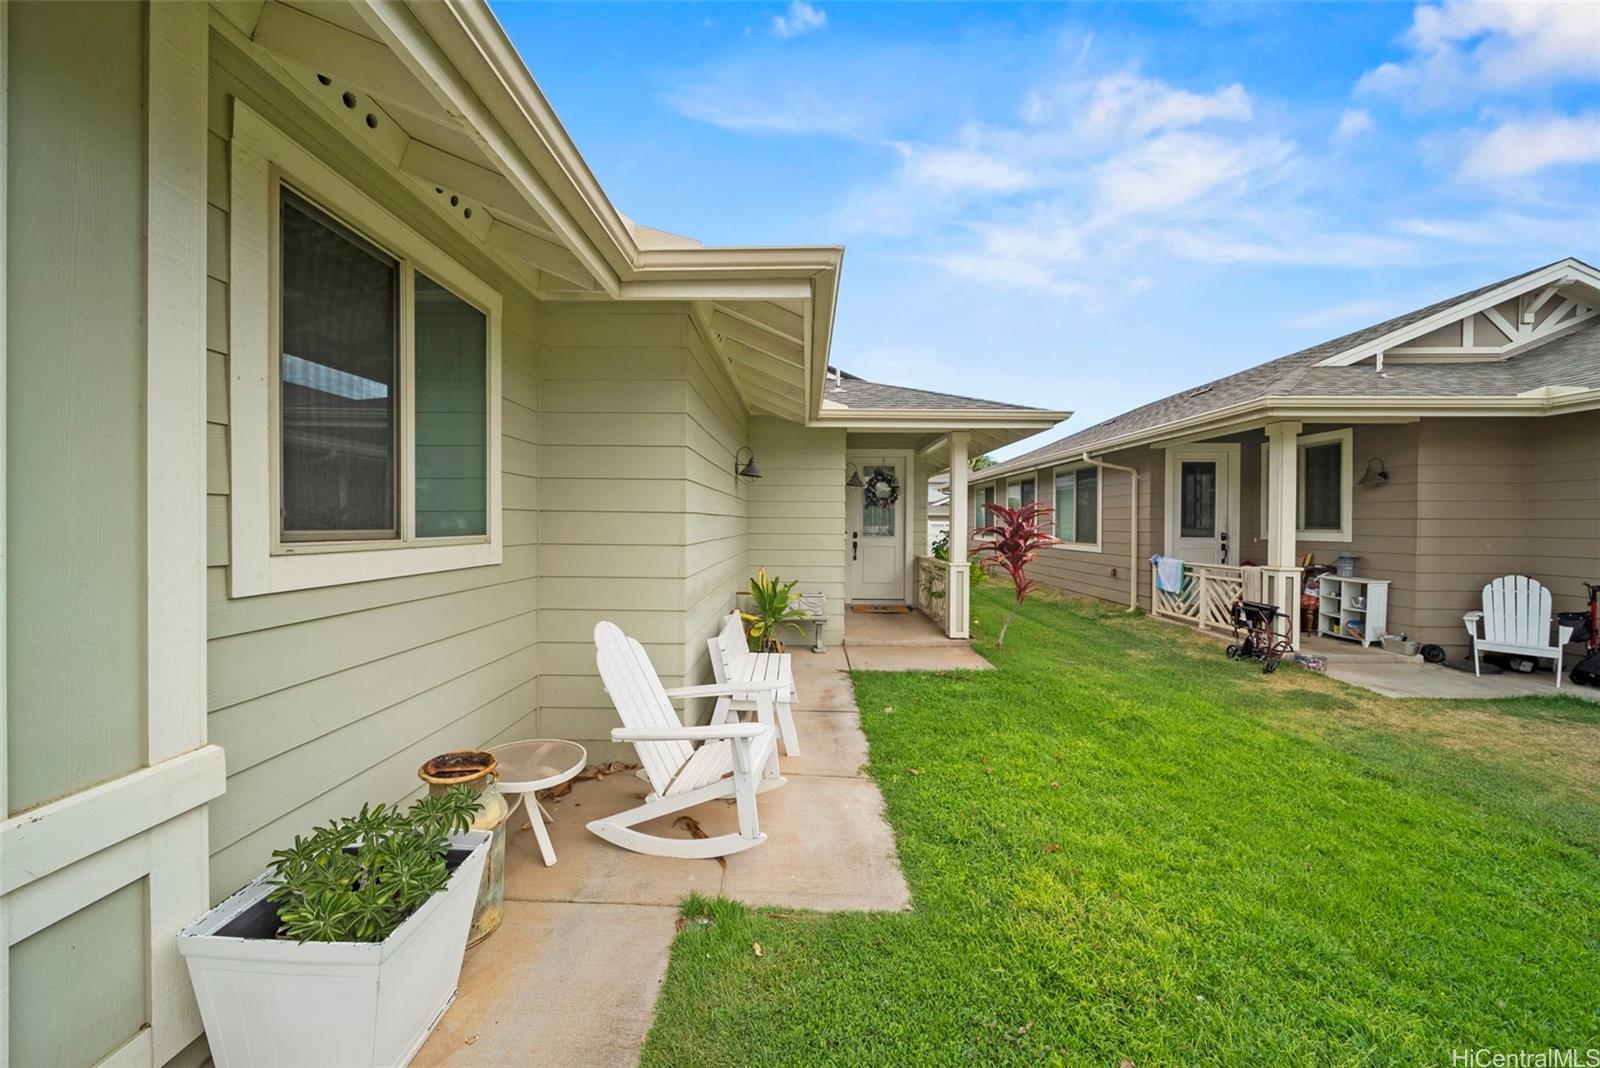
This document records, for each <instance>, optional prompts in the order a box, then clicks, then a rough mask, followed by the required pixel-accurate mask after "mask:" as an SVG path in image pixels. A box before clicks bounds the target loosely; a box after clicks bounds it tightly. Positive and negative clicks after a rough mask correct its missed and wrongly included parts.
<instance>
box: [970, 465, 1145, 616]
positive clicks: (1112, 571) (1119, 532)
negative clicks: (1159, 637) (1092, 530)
mask: <svg viewBox="0 0 1600 1068" xmlns="http://www.w3.org/2000/svg"><path fill="white" fill-rule="evenodd" d="M1105 459H1106V460H1107V461H1108V462H1110V463H1115V464H1119V465H1121V466H1124V467H1133V468H1136V469H1137V470H1138V472H1139V546H1138V551H1139V561H1138V564H1137V568H1136V569H1137V571H1138V578H1139V584H1140V593H1139V604H1140V606H1141V607H1148V606H1149V603H1150V581H1149V575H1148V571H1149V568H1148V567H1147V566H1146V564H1145V561H1146V560H1148V559H1149V557H1150V555H1151V554H1152V553H1154V552H1159V551H1160V548H1161V537H1162V534H1161V522H1162V520H1161V508H1160V501H1161V471H1162V467H1161V464H1162V454H1161V453H1159V452H1155V451H1153V450H1150V449H1136V450H1130V451H1127V452H1121V453H1113V454H1110V455H1108V456H1106V457H1105ZM980 477H981V476H980ZM1011 477H1012V478H1018V477H1021V475H1020V474H1018V475H1012V476H1011ZM1036 477H1037V478H1038V479H1039V482H1038V486H1039V495H1040V499H1041V500H1043V501H1044V502H1045V503H1046V504H1048V505H1049V506H1050V507H1052V508H1054V507H1055V478H1054V468H1044V469H1042V470H1040V471H1038V472H1036ZM1101 478H1102V479H1103V484H1102V486H1101V492H1100V548H1099V551H1098V552H1096V551H1092V550H1087V549H1076V548H1074V549H1068V548H1065V547H1061V546H1056V547H1054V548H1049V549H1045V550H1043V551H1042V552H1041V553H1040V554H1039V558H1038V560H1037V561H1036V562H1035V563H1034V564H1033V566H1032V568H1031V569H1030V572H1029V573H1030V574H1032V575H1033V576H1034V577H1036V578H1038V579H1039V580H1040V581H1041V582H1043V583H1044V584H1045V585H1047V586H1050V587H1053V588H1055V589H1058V590H1063V591H1065V592H1067V593H1073V594H1078V595H1081V596H1085V597H1099V598H1101V599H1103V600H1107V601H1113V602H1116V603H1118V604H1123V605H1126V604H1127V603H1128V553H1129V549H1130V545H1129V529H1130V524H1131V522H1132V518H1131V516H1130V515H1129V508H1128V500H1129V491H1130V488H1131V484H1132V476H1130V475H1129V474H1128V473H1127V472H1126V471H1118V470H1115V469H1113V468H1102V469H1101ZM996 499H997V500H998V499H999V494H998V493H996ZM977 521H978V522H980V523H981V522H983V521H984V520H983V519H982V518H981V517H979V519H978V520H977Z"/></svg>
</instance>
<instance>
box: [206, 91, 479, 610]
mask: <svg viewBox="0 0 1600 1068" xmlns="http://www.w3.org/2000/svg"><path fill="white" fill-rule="evenodd" d="M232 149H233V156H232V161H231V162H232V171H231V174H230V190H231V194H232V196H231V200H230V203H231V212H230V223H231V227H230V236H231V238H232V241H231V247H230V261H229V262H230V266H231V271H230V279H229V305H228V307H229V326H230V342H231V344H230V346H229V347H230V350H231V351H230V352H229V353H228V359H229V362H230V365H231V366H230V374H229V401H230V407H229V414H230V424H229V438H230V440H229V472H230V479H229V487H228V497H229V510H230V515H231V522H230V524H229V540H230V545H231V555H230V559H229V582H230V592H231V593H232V595H233V596H248V595H251V594H257V593H268V592H274V591H278V590H292V589H306V588H310V587H315V586H326V585H334V584H338V583H343V582H359V581H364V580H370V579H378V578H390V577H395V576H399V575H412V574H421V573H424V572H428V571H445V570H451V569H455V568H462V567H478V566H483V565H486V564H496V563H499V562H500V560H501V558H502V549H501V538H500V529H501V524H500V515H499V509H500V504H499V501H500V496H499V483H500V479H499V477H498V476H499V470H500V446H499V440H500V429H499V426H500V421H499V407H500V400H499V398H500V368H499V321H500V297H499V295H498V294H497V293H495V292H494V291H493V290H492V289H490V288H488V287H487V286H485V285H484V284H483V282H482V281H481V280H479V279H478V278H477V277H475V276H474V275H472V274H471V273H469V272H467V271H466V270H465V269H464V268H463V267H462V266H461V265H460V263H458V262H457V261H456V260H454V259H453V258H451V257H450V256H449V255H447V254H446V253H444V252H441V251H440V250H439V249H438V248H436V247H435V246H433V245H432V244H430V243H428V242H427V241H426V240H424V239H423V238H421V237H420V236H419V235H417V234H416V233H415V232H414V231H412V230H411V229H410V228H409V227H407V226H406V225H405V224H404V223H402V222H401V221H400V220H399V219H397V218H396V217H395V216H394V215H393V214H391V213H390V212H389V211H388V210H387V209H386V208H384V207H382V206H380V205H378V204H377V203H376V202H374V201H373V200H372V199H371V198H370V197H368V196H367V195H366V194H365V193H364V192H362V191H361V190H359V189H357V188H356V187H355V186H353V185H351V184H350V183H349V182H347V181H345V180H344V179H343V178H342V177H340V176H339V175H337V174H335V173H334V172H333V171H332V170H331V169H330V168H329V167H327V166H326V165H325V164H323V163H322V162H321V161H320V160H317V159H316V158H315V157H313V156H312V155H311V154H310V153H308V152H306V151H305V150H304V149H303V148H301V147H300V146H299V145H297V144H296V143H294V142H293V141H292V140H291V139H289V138H288V137H286V136H285V135H284V134H282V133H281V132H280V131H278V130H277V129H275V128H274V127H272V126H270V125H268V124H267V123H266V122H265V121H263V120H262V119H261V118H260V117H259V116H257V115H256V114H255V113H254V112H252V111H251V110H250V109H249V108H248V107H246V106H245V105H243V104H242V103H239V102H237V101H235V105H234V137H233V144H232Z"/></svg>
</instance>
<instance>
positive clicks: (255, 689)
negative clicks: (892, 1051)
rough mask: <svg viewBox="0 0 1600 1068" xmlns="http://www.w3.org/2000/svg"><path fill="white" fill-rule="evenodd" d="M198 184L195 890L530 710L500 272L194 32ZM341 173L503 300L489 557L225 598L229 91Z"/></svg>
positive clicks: (529, 444) (534, 455)
mask: <svg viewBox="0 0 1600 1068" xmlns="http://www.w3.org/2000/svg"><path fill="white" fill-rule="evenodd" d="M211 80H212V92H211V100H210V142H211V145H210V148H211V150H210V153H209V158H210V161H211V170H210V174H209V176H208V183H207V186H208V196H209V199H210V207H209V212H208V236H209V242H208V248H209V256H208V261H209V262H208V267H207V271H208V274H209V275H210V277H209V279H208V287H207V299H208V306H209V313H210V314H209V317H208V319H209V323H210V329H209V331H208V335H209V336H208V341H207V346H208V348H209V349H210V352H209V353H208V354H207V368H208V374H209V387H210V388H209V390H208V405H207V418H208V420H209V421H210V426H209V430H210V434H209V435H208V441H209V445H210V448H209V450H208V463H207V484H208V492H209V500H208V505H209V508H208V515H209V517H210V527H211V529H210V536H209V538H208V546H209V552H208V556H209V559H208V561H207V563H208V564H209V567H208V571H207V590H208V599H209V602H210V609H209V614H208V616H209V619H208V631H209V639H210V640H209V648H208V655H207V660H208V669H209V680H208V686H209V707H210V722H209V730H210V737H211V740H212V741H213V742H216V743H217V744H220V745H221V746H223V747H224V749H225V750H226V752H227V761H228V775H229V777H228V790H227V792H226V793H225V794H224V795H223V796H222V797H221V798H219V799H218V800H217V801H216V802H214V803H213V804H212V806H211V819H210V831H211V847H212V851H213V857H212V871H211V893H212V896H213V898H220V897H222V896H224V895H226V894H227V893H229V892H231V891H232V890H234V889H236V888H237V887H239V886H240V885H241V884H243V883H244V882H245V881H246V880H248V879H250V878H251V877H253V876H254V875H255V874H256V873H257V872H258V871H260V870H261V868H262V866H263V865H264V863H265V862H266V860H267V858H268V855H269V854H270V853H271V851H272V850H273V849H274V848H276V847H278V846H279V845H281V844H282V843H283V842H285V841H287V840H288V839H289V838H291V837H292V836H293V835H294V834H295V833H296V832H299V831H303V830H304V829H305V828H306V827H308V826H310V825H311V824H313V823H316V822H319V821H322V820H326V819H328V818H330V817H332V816H335V815H338V814H341V813H344V812H347V811H349V810H350V809H352V808H359V807H360V805H361V804H362V803H363V802H365V801H369V800H375V799H383V800H394V799H398V798H400V797H403V796H405V795H406V794H408V793H410V792H411V791H413V790H415V789H416V788H417V785H418V784H417V779H416V768H417V766H418V765H419V764H421V763H422V761H423V760H425V759H426V758H427V757H429V756H431V755H433V754H435V753H438V752H441V751H443V750H447V749H454V748H461V747H466V746H477V745H482V744H485V743H488V742H490V741H492V740H494V739H496V738H500V737H519V736H525V735H527V734H530V733H531V732H532V726H533V723H534V719H533V713H534V709H535V708H536V707H537V705H538V701H539V693H538V689H539V683H538V673H539V646H538V640H539V628H538V623H539V617H538V612H537V605H538V601H537V598H538V592H539V591H538V577H537V576H538V571H539V569H538V562H539V561H538V549H537V547H536V541H537V521H536V511H535V509H536V508H537V506H538V477H537V476H538V466H537V464H538V445H537V441H538V437H539V406H540V402H539V376H538V373H537V370H536V368H535V356H534V354H535V339H536V336H537V323H538V310H537V306H536V304H535V302H534V301H532V300H531V299H529V298H528V297H527V296H526V295H525V294H524V292H523V290H522V289H521V288H520V287H519V285H518V284H517V283H516V282H514V281H512V280H511V279H510V278H507V277H505V276H504V275H503V274H502V273H501V272H499V271H498V270H497V268H496V267H495V266H494V265H493V264H492V263H489V262H487V261H486V260H484V259H483V258H482V257H481V256H480V255H478V254H477V253H476V252H475V251H474V250H473V249H471V248H468V247H466V245H465V243H464V242H463V241H462V240H461V239H460V238H458V237H457V235H456V234H455V233H453V232H452V231H450V230H449V229H448V228H447V227H445V226H444V225H443V224H442V223H441V222H440V221H439V220H438V219H437V218H436V217H435V216H433V215H431V214H430V213H428V212H427V211H426V210H423V209H421V208H418V207H415V206H414V204H415V201H414V193H413V192H412V191H411V190H409V189H407V188H404V187H402V186H400V185H399V184H398V183H396V182H395V181H394V180H393V179H392V178H390V177H389V176H388V175H386V174H384V173H382V172H381V171H380V170H379V169H378V168H377V167H375V166H374V165H372V164H371V162H370V161H369V160H367V159H366V158H365V157H364V156H363V155H361V154H360V153H359V152H358V151H356V150H355V149H353V148H352V147H351V146H349V144H348V143H347V142H346V141H345V140H344V138H343V137H342V136H340V135H338V134H335V133H334V132H333V131H332V130H331V129H329V128H328V127H327V125H326V124H325V123H324V122H323V120H322V118H321V117H320V116H318V115H316V114H314V113H312V112H310V111H309V110H308V109H307V108H305V107H303V106H301V105H300V104H299V102H298V101H295V100H293V99H290V98H289V97H288V94H286V93H285V92H284V91H283V90H282V89H281V88H280V87H278V86H277V85H275V84H273V83H272V82H270V81H269V80H268V79H267V78H266V77H265V76H264V75H263V74H262V73H261V72H260V71H258V70H256V69H255V68H254V67H253V65H252V64H251V63H249V61H247V60H246V59H244V57H242V56H240V55H239V54H238V53H237V52H236V51H235V50H234V49H233V48H232V47H231V46H229V45H227V44H226V43H225V42H223V41H221V40H220V39H218V38H217V37H215V36H213V38H212V74H211ZM234 95H237V96H238V97H240V98H241V99H243V100H244V101H245V102H246V103H247V104H249V106H250V107H251V108H253V109H255V110H256V111H258V112H259V113H260V114H262V115H263V116H265V117H266V118H267V119H269V121H271V122H273V123H274V124H275V125H277V126H279V127H280V128H281V129H284V130H285V131H287V132H289V133H290V134H291V135H292V136H294V137H295V138H296V139H297V140H299V141H300V142H301V143H302V144H305V145H306V146H308V147H309V148H311V149H312V150H313V151H314V152H316V154H317V155H318V156H319V158H321V159H323V160H324V161H326V162H328V163H330V164H331V165H333V166H335V167H336V168H337V169H338V170H339V171H340V172H341V173H342V174H344V175H346V176H347V177H349V178H351V179H352V180H354V181H356V182H357V184H358V185H360V186H361V188H362V189H363V190H364V191H366V192H367V194H368V195H370V196H372V197H374V198H375V199H377V200H379V201H380V202H381V203H383V204H384V205H385V206H386V207H388V208H389V209H390V210H391V211H393V212H394V213H395V214H397V215H399V216H400V217H401V218H402V219H403V221H404V222H406V223H407V225H409V226H411V227H412V228H413V229H415V230H417V231H418V232H419V233H421V234H423V235H424V236H425V237H427V238H428V239H429V240H431V241H433V242H434V243H435V244H436V245H438V246H439V247H441V248H443V249H445V250H447V251H449V252H450V253H451V254H452V255H454V256H455V257H456V258H458V259H459V260H460V261H461V262H462V263H463V264H465V265H466V266H467V267H468V268H469V269H471V270H472V271H473V272H474V273H476V274H478V275H479V276H480V277H482V278H484V279H485V280H486V281H488V282H489V283H490V284H491V285H494V286H495V287H496V288H497V289H499V290H500V291H501V293H502V294H503V295H504V297H505V313H504V325H503V330H502V337H501V344H502V364H503V368H502V390H503V401H502V411H501V419H502V433H503V438H502V454H503V455H502V467H503V472H502V487H503V494H504V507H505V518H504V529H505V542H506V545H505V559H504V563H502V564H500V565H499V566H496V567H483V568H472V569H468V570H463V571H450V572H443V573H439V574H431V575H418V576H412V577H406V578H399V579H390V580H386V581H380V582H364V583H357V584H352V585H347V586H334V587H329V588H324V589H313V590H304V591H299V592H293V593H280V594H270V595H264V596H259V597H249V598H242V599H230V598H229V597H228V595H227V591H228V581H227V563H228V559H227V553H228V549H227V544H228V540H227V522H228V501H227V494H228V490H229V485H228V462H227V451H226V450H227V431H228V426H227V423H228V411H227V378H226V376H227V366H228V365H227V356H228V331H227V315H228V312H227V309H228V257H227V249H228V207H229V205H228V181H227V160H228V156H229V149H228V142H227V138H228V134H229V118H228V117H229V115H230V113H231V111H230V108H229V105H228V101H229V98H230V97H232V96H234Z"/></svg>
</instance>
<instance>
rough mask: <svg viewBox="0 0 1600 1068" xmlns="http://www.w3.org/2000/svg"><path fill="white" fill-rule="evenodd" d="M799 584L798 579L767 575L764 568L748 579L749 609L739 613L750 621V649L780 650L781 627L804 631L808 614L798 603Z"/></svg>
mask: <svg viewBox="0 0 1600 1068" xmlns="http://www.w3.org/2000/svg"><path fill="white" fill-rule="evenodd" d="M798 585H800V583H799V581H798V580H796V581H794V582H784V581H783V580H782V579H780V578H778V577H776V576H774V577H772V578H768V577H767V569H766V568H762V569H761V570H760V571H757V572H756V577H755V578H753V579H751V580H750V611H748V612H744V613H742V614H743V616H744V621H745V622H746V623H748V624H750V641H751V643H752V651H754V652H758V653H778V652H782V651H783V642H782V641H780V640H779V638H778V632H779V631H780V630H782V629H783V628H784V627H789V628H791V629H793V630H795V631H797V632H799V633H802V634H803V633H804V632H805V628H804V626H803V624H804V623H806V622H807V621H808V620H810V619H811V616H810V614H809V613H808V612H807V611H806V610H805V609H804V608H802V607H800V605H799V601H800V597H799V595H798V594H797V593H795V592H794V588H795V587H796V586H798Z"/></svg>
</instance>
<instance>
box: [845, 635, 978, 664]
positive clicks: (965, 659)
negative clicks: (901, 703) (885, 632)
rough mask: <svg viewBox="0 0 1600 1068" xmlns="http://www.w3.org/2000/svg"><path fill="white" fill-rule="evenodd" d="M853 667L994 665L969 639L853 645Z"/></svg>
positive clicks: (851, 662)
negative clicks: (939, 642) (964, 640)
mask: <svg viewBox="0 0 1600 1068" xmlns="http://www.w3.org/2000/svg"><path fill="white" fill-rule="evenodd" d="M848 653H849V656H850V668H851V670H853V671H988V670H991V669H992V668H993V667H994V665H993V664H991V663H989V661H987V660H985V659H984V658H983V657H981V656H979V655H978V654H977V653H975V652H973V651H972V647H971V646H969V645H968V644H967V643H966V642H951V643H948V644H946V645H943V646H937V647H936V646H926V645H924V646H897V645H862V646H857V645H852V646H850V647H849V649H848Z"/></svg>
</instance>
